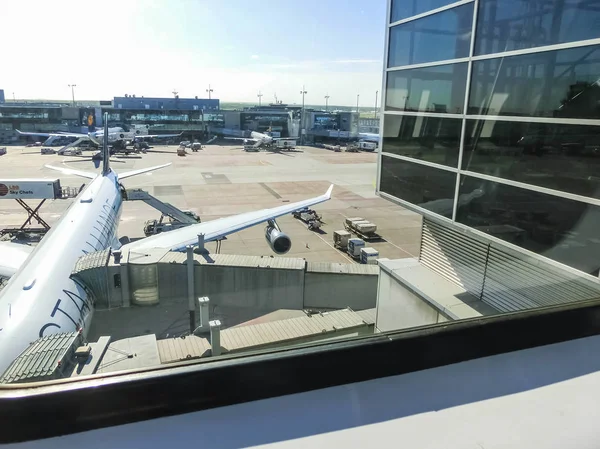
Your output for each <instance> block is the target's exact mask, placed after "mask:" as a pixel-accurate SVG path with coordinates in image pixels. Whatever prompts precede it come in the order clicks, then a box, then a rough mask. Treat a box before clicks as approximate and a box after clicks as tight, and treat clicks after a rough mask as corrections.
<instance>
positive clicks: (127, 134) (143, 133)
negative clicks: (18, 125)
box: [16, 125, 181, 154]
mask: <svg viewBox="0 0 600 449" xmlns="http://www.w3.org/2000/svg"><path fill="white" fill-rule="evenodd" d="M16 131H17V133H18V134H19V135H21V136H42V137H47V138H48V140H46V142H47V143H46V142H45V144H49V143H50V142H51V139H57V138H68V137H72V138H75V141H73V142H71V143H69V144H67V145H65V146H64V147H62V148H61V149H60V150H58V154H63V153H64V152H65V151H66V150H68V149H69V148H72V147H76V146H78V145H79V144H80V143H82V142H88V141H89V142H93V143H94V144H96V145H98V146H102V141H103V139H104V133H105V132H106V133H107V135H108V143H109V145H111V146H112V147H113V148H114V149H119V150H124V149H125V148H126V147H127V145H130V144H133V142H134V139H136V138H145V139H151V138H156V139H166V138H170V137H177V136H180V135H181V134H148V127H147V126H145V125H144V126H140V125H134V126H132V127H131V128H128V127H126V126H117V127H112V128H107V127H105V128H104V130H98V131H90V132H89V133H87V134H83V133H67V132H57V133H36V132H22V131H19V130H18V129H17V130H16Z"/></svg>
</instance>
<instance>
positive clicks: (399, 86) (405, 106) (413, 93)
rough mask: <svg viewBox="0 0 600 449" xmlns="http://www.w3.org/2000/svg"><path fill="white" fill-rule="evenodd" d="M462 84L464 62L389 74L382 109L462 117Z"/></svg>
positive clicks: (463, 92)
mask: <svg viewBox="0 0 600 449" xmlns="http://www.w3.org/2000/svg"><path fill="white" fill-rule="evenodd" d="M466 82H467V64H466V63H461V64H448V65H441V66H437V67H427V68H422V69H409V70H399V71H397V72H389V73H388V79H387V95H386V104H385V108H386V110H388V111H423V112H425V111H428V112H448V113H454V114H462V112H463V107H464V101H465V89H466Z"/></svg>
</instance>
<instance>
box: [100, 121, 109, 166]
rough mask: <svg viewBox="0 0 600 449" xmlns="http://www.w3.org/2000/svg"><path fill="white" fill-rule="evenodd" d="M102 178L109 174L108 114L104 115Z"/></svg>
mask: <svg viewBox="0 0 600 449" xmlns="http://www.w3.org/2000/svg"><path fill="white" fill-rule="evenodd" d="M102 137H103V139H102V176H106V175H107V174H109V173H110V151H109V149H108V112H105V113H104V136H102Z"/></svg>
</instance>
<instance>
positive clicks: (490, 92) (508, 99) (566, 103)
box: [469, 46, 600, 118]
mask: <svg viewBox="0 0 600 449" xmlns="http://www.w3.org/2000/svg"><path fill="white" fill-rule="evenodd" d="M599 78H600V46H590V47H581V48H572V49H568V50H559V51H548V52H543V53H536V54H531V55H521V56H511V57H507V58H497V59H489V60H485V61H476V62H474V63H473V79H472V82H471V95H470V99H469V113H471V114H486V115H525V116H541V117H580V118H600V102H599V101H598V100H600V98H599V97H600V86H598V84H597V81H598V79H599Z"/></svg>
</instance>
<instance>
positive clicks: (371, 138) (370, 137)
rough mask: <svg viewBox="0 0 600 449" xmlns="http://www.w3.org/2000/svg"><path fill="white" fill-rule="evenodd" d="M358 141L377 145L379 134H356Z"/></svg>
mask: <svg viewBox="0 0 600 449" xmlns="http://www.w3.org/2000/svg"><path fill="white" fill-rule="evenodd" d="M358 139H359V140H362V141H364V142H375V143H379V134H375V133H358Z"/></svg>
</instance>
